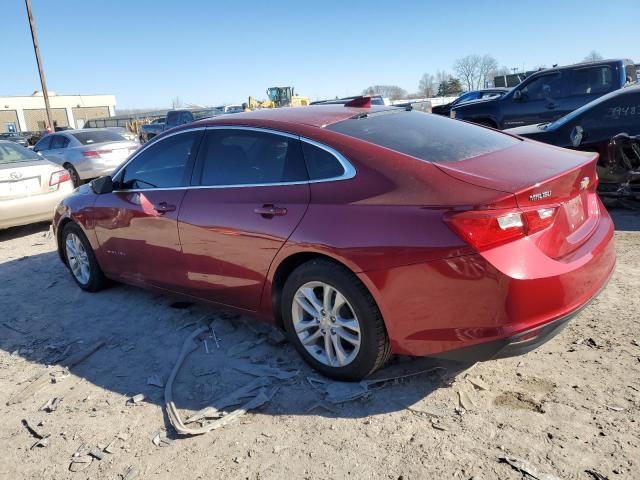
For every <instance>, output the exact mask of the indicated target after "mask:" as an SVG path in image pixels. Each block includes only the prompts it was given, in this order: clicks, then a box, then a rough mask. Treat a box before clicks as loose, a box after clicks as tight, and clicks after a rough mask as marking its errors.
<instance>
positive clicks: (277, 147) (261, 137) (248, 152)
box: [198, 129, 308, 186]
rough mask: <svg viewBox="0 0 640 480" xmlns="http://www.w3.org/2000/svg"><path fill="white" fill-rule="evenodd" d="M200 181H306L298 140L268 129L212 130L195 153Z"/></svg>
mask: <svg viewBox="0 0 640 480" xmlns="http://www.w3.org/2000/svg"><path fill="white" fill-rule="evenodd" d="M198 164H199V165H198V171H199V177H200V184H201V185H205V186H233V185H262V184H276V183H283V182H301V181H307V180H308V175H307V171H306V168H305V164H304V158H303V157H302V149H301V146H300V141H299V140H298V139H296V138H291V137H287V136H284V135H277V134H273V133H268V132H261V131H254V130H241V129H212V130H209V131H207V132H206V133H205V140H204V143H203V146H202V149H201V153H200V154H199V156H198Z"/></svg>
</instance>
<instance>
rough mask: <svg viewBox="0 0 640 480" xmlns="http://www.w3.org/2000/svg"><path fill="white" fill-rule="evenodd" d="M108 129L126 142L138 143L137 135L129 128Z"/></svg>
mask: <svg viewBox="0 0 640 480" xmlns="http://www.w3.org/2000/svg"><path fill="white" fill-rule="evenodd" d="M107 129H109V130H113V131H114V132H117V133H118V134H120V136H121V137H122V138H124V139H125V140H129V141H130V142H138V137H137V136H136V134H135V133H133V132H132V131H131V130H129V129H128V128H125V127H107Z"/></svg>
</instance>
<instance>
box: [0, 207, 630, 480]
mask: <svg viewBox="0 0 640 480" xmlns="http://www.w3.org/2000/svg"><path fill="white" fill-rule="evenodd" d="M613 214H614V218H615V221H616V227H617V231H616V245H617V247H616V248H617V253H618V265H617V269H616V272H615V274H614V276H613V278H612V280H611V282H610V283H609V285H608V287H607V289H606V290H605V291H604V292H603V293H602V294H601V295H600V297H599V298H598V299H597V300H595V301H594V302H593V303H592V304H591V305H590V306H589V307H588V308H587V309H585V310H584V311H583V312H582V313H580V315H579V316H578V317H577V318H576V319H574V321H573V322H572V323H571V324H570V325H569V326H568V327H567V328H566V329H565V330H564V331H563V332H562V333H561V334H560V335H559V336H558V337H556V338H555V339H553V340H552V341H551V342H549V343H547V344H546V345H544V346H543V347H542V348H540V349H538V350H537V351H534V352H531V353H529V354H527V355H525V356H522V357H518V358H511V359H505V360H499V361H492V362H487V363H482V364H477V365H456V364H445V363H438V362H435V361H431V360H420V361H413V362H403V361H399V362H397V363H395V364H393V365H391V366H390V367H388V368H387V369H386V370H385V371H383V372H381V373H380V374H379V375H378V379H383V378H385V377H394V376H398V375H400V374H401V373H403V372H407V371H412V372H415V371H422V370H425V372H424V373H422V374H418V375H413V376H409V377H405V378H400V379H395V380H391V381H378V382H375V383H369V384H350V385H348V386H345V385H343V384H336V383H327V381H326V380H323V379H321V378H320V377H318V376H317V375H316V374H314V373H313V372H312V371H311V370H310V369H309V368H308V367H306V366H305V365H304V364H303V363H302V362H301V361H300V360H299V358H298V356H297V355H296V353H295V351H294V350H293V348H292V347H291V346H290V345H288V344H286V342H285V343H283V342H282V341H281V339H280V338H279V337H278V335H276V334H274V333H273V331H271V330H270V329H269V328H265V327H263V326H262V325H260V324H258V323H256V322H253V321H252V320H250V319H245V318H239V317H234V316H229V315H225V314H223V313H221V312H218V311H213V310H207V309H205V308H204V307H202V306H199V305H181V304H178V305H176V304H174V302H175V299H171V298H168V297H165V296H161V295H157V294H154V293H149V292H146V291H143V290H140V289H137V288H132V287H127V286H124V285H116V286H113V287H112V288H110V289H108V290H106V291H103V292H100V293H99V294H90V293H85V292H82V291H81V290H80V289H78V288H77V287H76V286H75V284H74V283H73V282H72V280H71V277H70V276H69V274H68V273H67V271H66V269H65V268H64V267H63V266H62V264H61V263H60V261H59V260H58V258H57V254H56V252H55V245H54V241H53V239H52V238H51V236H50V234H49V232H48V230H47V225H34V226H30V227H24V228H18V229H11V230H8V231H4V232H0V312H1V313H0V317H1V318H0V478H3V479H4V478H7V479H17V478H25V479H27V478H29V479H30V478H34V479H43V478H55V479H66V478H71V479H78V478H82V479H84V478H106V479H117V478H123V477H126V478H127V479H128V480H131V479H133V478H167V479H176V478H180V479H181V478H247V479H282V478H291V479H293V478H313V479H316V478H389V479H399V478H402V479H419V478H443V479H444V478H460V479H470V478H474V479H480V478H482V479H494V478H499V479H520V478H532V476H533V477H537V478H542V477H543V475H544V474H549V475H552V476H553V477H548V478H555V477H557V478H563V479H565V478H566V479H591V478H599V477H595V475H596V474H597V473H599V474H601V475H603V476H604V477H603V478H609V479H623V478H639V477H640V473H639V465H638V464H639V463H640V428H639V425H638V422H639V421H640V415H639V413H640V325H639V317H640V313H639V312H640V295H638V289H639V288H640V268H639V267H638V265H640V216H638V214H633V213H630V212H624V211H614V212H613ZM203 319H205V321H210V320H213V323H212V324H213V326H214V329H215V338H213V335H211V333H209V334H207V335H208V337H207V338H204V339H201V340H199V341H198V342H197V349H196V350H195V351H194V352H193V353H192V354H191V355H190V356H189V357H188V358H187V360H186V362H185V364H184V365H183V367H182V369H181V371H180V373H179V375H178V377H177V379H176V381H175V382H174V387H173V391H174V397H175V403H176V406H177V407H178V408H179V409H180V412H181V415H182V418H186V417H187V416H189V415H190V414H191V413H192V412H194V411H196V410H199V409H201V408H203V407H205V406H207V405H209V404H212V403H213V404H214V405H218V406H219V407H220V408H222V407H223V405H224V402H223V401H222V399H223V397H224V396H225V395H227V394H229V393H230V392H232V391H234V390H236V389H237V388H238V387H240V386H243V385H246V384H248V383H249V382H251V381H255V379H256V378H262V377H256V376H253V375H251V374H249V373H247V371H248V370H251V369H256V368H259V367H260V366H262V365H270V366H272V367H274V368H276V371H275V373H274V374H278V375H280V376H282V377H290V378H284V379H278V378H276V377H269V378H268V379H267V380H266V381H265V383H267V382H268V384H267V385H266V386H264V391H263V393H265V394H267V395H268V396H271V399H270V400H269V401H268V402H267V403H266V404H265V405H263V406H262V407H260V408H258V409H256V410H254V411H251V412H249V413H247V414H246V415H244V416H242V417H241V418H240V419H239V420H237V421H235V422H234V423H231V424H229V425H226V426H224V427H222V428H220V429H217V430H215V431H212V432H210V433H208V434H205V435H201V436H197V437H178V436H177V435H176V433H175V431H174V430H173V429H172V427H171V425H170V423H169V421H168V417H167V415H166V413H165V411H164V400H163V399H164V396H163V389H162V388H160V387H158V386H155V385H150V384H149V381H151V383H159V384H160V385H162V384H163V383H164V382H166V380H167V378H168V377H169V374H170V372H171V370H172V368H173V366H174V363H175V361H176V359H177V357H178V355H179V352H180V349H181V348H182V345H183V342H184V341H185V339H186V338H187V336H188V335H189V334H190V332H192V331H193V330H195V329H196V328H197V326H198V325H200V324H201V323H202V320H203ZM205 341H206V345H205ZM216 341H217V346H216ZM96 342H104V344H102V345H100V344H98V345H99V348H98V349H97V351H95V352H94V353H93V354H92V355H90V356H88V357H86V358H84V359H83V358H81V357H82V355H80V357H78V356H77V355H76V354H82V353H83V352H86V351H87V350H91V349H92V346H95V344H96ZM245 342H246V343H245ZM254 344H255V345H254ZM243 348H244V350H243ZM207 351H208V352H209V353H207ZM70 363H71V364H75V365H74V366H72V367H70V368H69V369H66V368H65V367H64V365H69V364H70ZM272 373H273V372H272ZM150 377H151V378H150ZM25 388H26V390H24V389H25ZM138 394H143V395H144V399H142V400H140V401H137V402H132V401H131V400H130V399H131V398H132V397H133V396H135V395H138ZM348 397H357V398H355V399H353V400H350V401H341V400H345V399H346V398H348ZM53 399H57V400H55V401H54V402H53V403H54V405H53V406H52V405H51V402H52V401H53ZM263 400H264V399H263ZM47 403H49V407H48V408H47V407H46V405H47ZM234 408H235V407H227V410H228V411H231V410H233V409H234ZM192 425H193V424H192ZM37 437H44V438H43V439H38V438H37ZM154 439H155V441H154ZM105 450H106V452H105ZM74 455H76V456H75V457H74ZM100 457H101V459H99V458H100ZM501 458H502V459H504V458H508V459H512V460H510V462H511V463H509V462H506V461H504V460H501ZM523 461H524V462H528V463H518V462H523ZM518 467H520V468H523V469H525V470H529V472H530V473H531V476H527V475H525V474H524V473H522V471H521V470H518ZM532 469H535V470H537V473H536V472H534V471H533V470H532ZM588 471H591V472H593V473H589V472H588ZM596 472H597V473H596Z"/></svg>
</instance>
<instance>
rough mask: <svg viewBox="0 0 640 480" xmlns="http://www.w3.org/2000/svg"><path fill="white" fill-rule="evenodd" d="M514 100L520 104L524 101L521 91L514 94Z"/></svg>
mask: <svg viewBox="0 0 640 480" xmlns="http://www.w3.org/2000/svg"><path fill="white" fill-rule="evenodd" d="M513 99H514V100H515V101H517V102H519V101H520V100H521V99H522V92H521V91H520V90H516V91H515V92H513Z"/></svg>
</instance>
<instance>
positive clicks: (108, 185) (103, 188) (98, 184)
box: [91, 175, 113, 195]
mask: <svg viewBox="0 0 640 480" xmlns="http://www.w3.org/2000/svg"><path fill="white" fill-rule="evenodd" d="M91 188H92V189H93V191H94V192H95V193H97V194H98V195H102V194H103V193H111V192H113V180H112V179H111V177H110V176H109V175H105V176H104V177H100V178H96V179H95V180H94V181H92V182H91Z"/></svg>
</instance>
